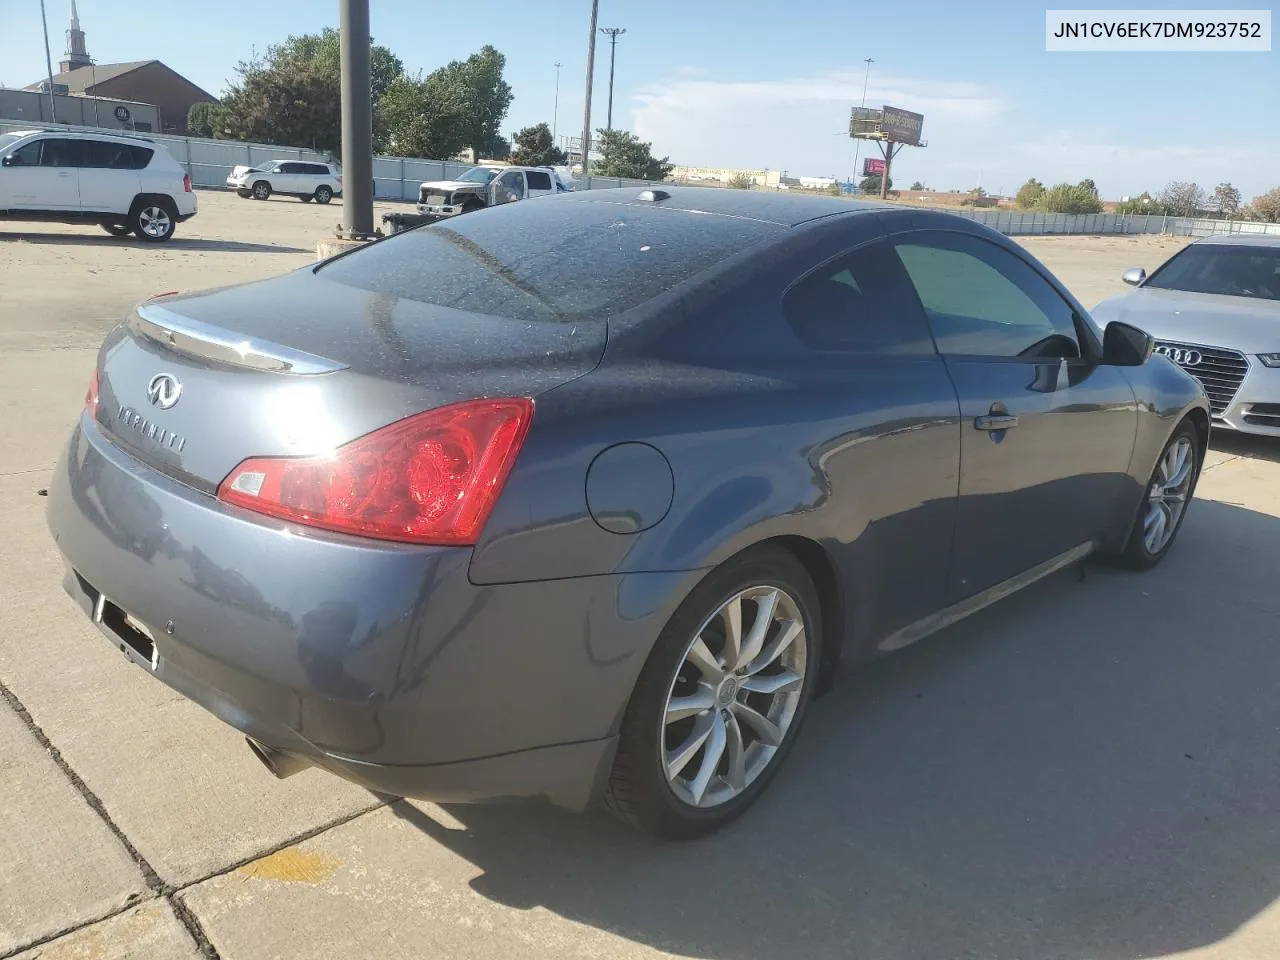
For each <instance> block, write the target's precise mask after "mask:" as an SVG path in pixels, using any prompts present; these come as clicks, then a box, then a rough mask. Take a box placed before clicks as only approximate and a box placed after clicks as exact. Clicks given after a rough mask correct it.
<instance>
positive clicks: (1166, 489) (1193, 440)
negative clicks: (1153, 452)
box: [1118, 420, 1202, 570]
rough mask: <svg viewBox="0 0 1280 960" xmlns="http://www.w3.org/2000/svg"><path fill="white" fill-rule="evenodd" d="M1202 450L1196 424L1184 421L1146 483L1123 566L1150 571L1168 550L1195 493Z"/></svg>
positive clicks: (1122, 555)
mask: <svg viewBox="0 0 1280 960" xmlns="http://www.w3.org/2000/svg"><path fill="white" fill-rule="evenodd" d="M1201 452H1202V451H1201V450H1200V437H1199V434H1198V433H1197V431H1196V428H1195V425H1194V424H1193V423H1191V421H1189V420H1184V421H1183V422H1182V423H1180V424H1179V425H1178V428H1177V429H1176V430H1174V431H1173V436H1171V437H1170V438H1169V441H1168V443H1166V444H1165V447H1164V450H1163V451H1162V452H1161V454H1160V460H1159V462H1158V463H1156V468H1155V470H1154V471H1153V472H1152V474H1151V480H1150V481H1149V482H1148V483H1147V489H1146V493H1145V494H1143V497H1142V503H1141V505H1140V506H1139V507H1138V516H1137V518H1136V519H1135V521H1134V524H1133V531H1132V533H1130V535H1129V542H1128V543H1127V544H1125V548H1124V551H1123V553H1121V554H1120V556H1119V557H1118V560H1119V562H1120V563H1121V565H1123V566H1126V567H1129V568H1130V569H1133V570H1149V569H1151V568H1152V567H1154V566H1155V565H1156V564H1157V563H1159V562H1160V561H1161V560H1162V559H1164V555H1165V554H1166V553H1168V552H1169V548H1170V547H1171V546H1172V545H1173V540H1174V537H1176V536H1177V535H1178V531H1179V530H1180V529H1182V521H1183V520H1184V519H1186V516H1187V507H1188V506H1190V504H1191V498H1192V496H1193V495H1194V494H1195V489H1196V481H1197V480H1199V478H1200V456H1201Z"/></svg>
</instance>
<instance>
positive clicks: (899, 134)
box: [880, 107, 924, 146]
mask: <svg viewBox="0 0 1280 960" xmlns="http://www.w3.org/2000/svg"><path fill="white" fill-rule="evenodd" d="M923 130H924V114H921V113H912V112H911V111H910V110H899V109H898V108H897V107H885V108H884V109H883V110H882V111H881V112H880V133H881V134H883V135H884V137H885V139H886V140H894V141H897V142H898V143H905V144H909V145H912V146H914V145H915V144H918V143H919V142H920V134H921V132H922V131H923Z"/></svg>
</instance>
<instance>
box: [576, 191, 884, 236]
mask: <svg viewBox="0 0 1280 960" xmlns="http://www.w3.org/2000/svg"><path fill="white" fill-rule="evenodd" d="M650 191H652V192H655V193H664V194H667V196H666V197H664V198H662V199H659V200H652V199H647V198H644V197H643V195H644V194H647V193H649V192H650ZM566 200H567V201H568V202H571V203H625V204H646V205H647V204H652V203H657V204H659V205H661V206H662V207H663V208H664V209H668V210H685V211H688V212H690V213H710V214H718V215H720V216H725V217H742V218H744V219H748V220H763V221H767V222H770V223H777V224H780V225H782V226H787V227H794V226H799V225H800V224H802V223H807V222H809V221H810V220H818V219H820V218H822V217H830V216H835V215H837V214H855V213H871V212H873V211H876V210H890V209H901V208H899V207H894V206H893V205H892V204H888V203H874V202H871V201H867V200H844V199H840V198H837V197H812V196H808V197H807V196H803V195H797V194H794V193H782V192H778V193H769V192H765V191H760V190H735V189H732V188H729V187H677V186H671V185H668V184H658V183H655V184H654V185H653V186H651V187H621V188H616V187H615V188H610V189H605V190H599V189H592V190H577V191H574V192H573V194H572V199H570V198H568V197H566V198H564V199H560V198H557V201H558V202H565V201H566Z"/></svg>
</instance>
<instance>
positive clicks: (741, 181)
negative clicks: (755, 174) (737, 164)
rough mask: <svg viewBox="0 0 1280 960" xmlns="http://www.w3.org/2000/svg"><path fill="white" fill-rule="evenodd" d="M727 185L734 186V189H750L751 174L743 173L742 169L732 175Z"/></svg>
mask: <svg viewBox="0 0 1280 960" xmlns="http://www.w3.org/2000/svg"><path fill="white" fill-rule="evenodd" d="M726 185H727V186H729V187H732V188H733V189H734V190H750V189H751V174H749V173H743V172H742V171H741V170H740V171H738V172H737V173H735V174H734V175H733V176H732V177H730V178H729V180H728V183H727V184H726Z"/></svg>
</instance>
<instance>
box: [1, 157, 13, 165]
mask: <svg viewBox="0 0 1280 960" xmlns="http://www.w3.org/2000/svg"><path fill="white" fill-rule="evenodd" d="M12 166H13V156H12V155H10V156H7V157H3V158H0V167H12Z"/></svg>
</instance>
